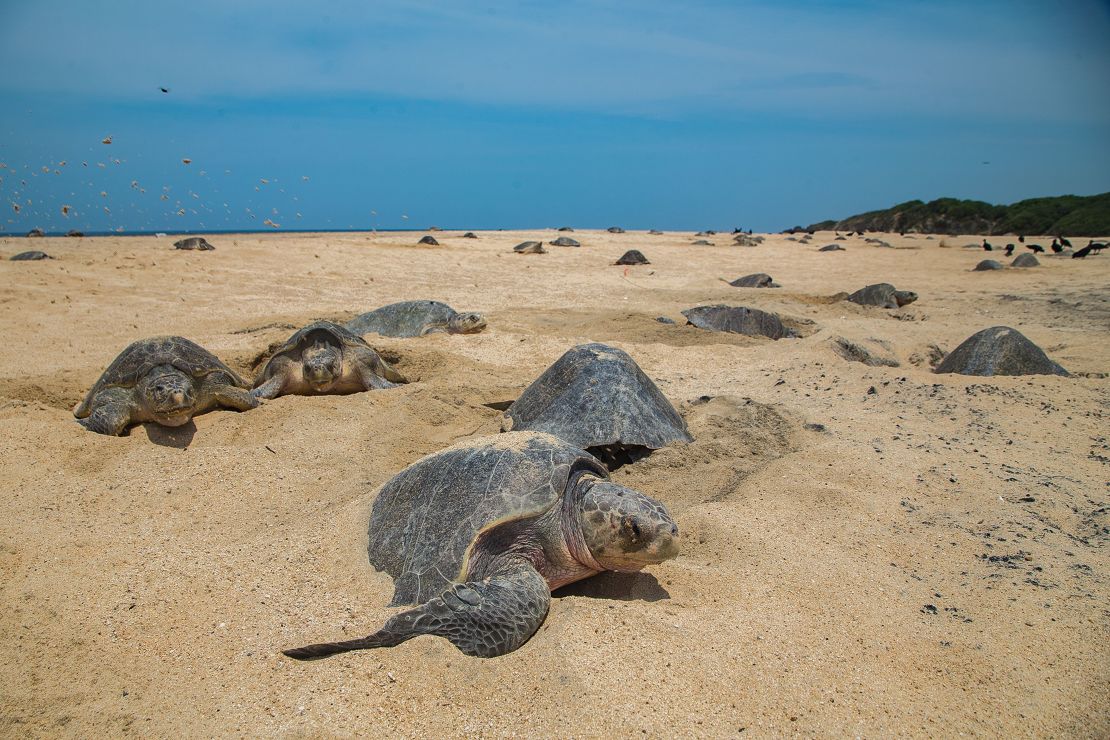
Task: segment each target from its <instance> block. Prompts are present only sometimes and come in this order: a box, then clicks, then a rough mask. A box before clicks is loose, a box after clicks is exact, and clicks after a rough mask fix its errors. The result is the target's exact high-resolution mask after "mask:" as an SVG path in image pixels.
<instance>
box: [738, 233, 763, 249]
mask: <svg viewBox="0 0 1110 740" xmlns="http://www.w3.org/2000/svg"><path fill="white" fill-rule="evenodd" d="M732 239H733V241H734V242H736V246H738V247H758V246H759V245H760V244H762V243H763V237H762V236H752V235H751V234H737V235H736V236H734V237H732Z"/></svg>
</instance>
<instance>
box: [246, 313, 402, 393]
mask: <svg viewBox="0 0 1110 740" xmlns="http://www.w3.org/2000/svg"><path fill="white" fill-rule="evenodd" d="M406 382H408V381H406V380H405V379H404V378H403V377H402V376H401V374H400V373H398V372H397V371H396V370H394V369H393V368H391V367H390V366H389V365H387V364H386V363H385V362H384V361H383V360H382V358H381V357H379V356H378V353H377V352H375V351H374V350H373V349H372V348H371V347H370V345H369V344H367V343H366V341H365V340H364V339H363V338H362V337H360V336H358V335H357V334H353V333H352V332H350V331H348V330H347V329H344V328H343V327H342V326H339V325H338V324H333V323H332V322H330V321H317V322H315V323H312V324H309V325H308V326H306V327H304V328H303V329H301V330H299V331H298V332H297V333H295V334H294V335H293V336H291V337H289V339H287V340H286V341H285V343H284V344H282V345H281V346H280V347H279V348H278V349H277V351H275V352H274V354H273V356H271V357H270V359H269V361H267V363H266V365H265V367H263V368H262V371H261V372H259V373H258V377H257V378H255V381H254V390H253V391H251V393H252V394H253V395H255V396H257V397H259V398H276V397H277V396H284V395H290V394H294V395H298V396H315V395H320V394H343V393H358V392H360V391H369V390H374V389H379V388H394V387H396V385H397V384H398V383H406Z"/></svg>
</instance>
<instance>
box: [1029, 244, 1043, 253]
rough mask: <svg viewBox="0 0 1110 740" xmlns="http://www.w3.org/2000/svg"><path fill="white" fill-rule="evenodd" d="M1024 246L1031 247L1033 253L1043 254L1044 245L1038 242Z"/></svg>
mask: <svg viewBox="0 0 1110 740" xmlns="http://www.w3.org/2000/svg"><path fill="white" fill-rule="evenodd" d="M1025 248H1026V249H1032V250H1033V254H1044V247H1042V246H1041V245H1040V244H1026V245H1025Z"/></svg>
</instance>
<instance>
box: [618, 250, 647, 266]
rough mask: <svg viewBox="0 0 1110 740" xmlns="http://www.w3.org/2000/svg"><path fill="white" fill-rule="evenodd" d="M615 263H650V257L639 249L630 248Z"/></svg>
mask: <svg viewBox="0 0 1110 740" xmlns="http://www.w3.org/2000/svg"><path fill="white" fill-rule="evenodd" d="M613 264H614V265H650V264H651V263H650V262H648V258H647V257H645V256H644V253H643V252H641V251H640V250H639V249H629V250H628V251H627V252H625V253H624V254H622V255H621V256H620V259H618V260H617V261H616V262H614V263H613Z"/></svg>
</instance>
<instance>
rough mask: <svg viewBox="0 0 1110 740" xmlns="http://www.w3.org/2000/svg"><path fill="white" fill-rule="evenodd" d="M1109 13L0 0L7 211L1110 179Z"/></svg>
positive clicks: (314, 214) (386, 216)
mask: <svg viewBox="0 0 1110 740" xmlns="http://www.w3.org/2000/svg"><path fill="white" fill-rule="evenodd" d="M1107 39H1110V5H1108V4H1107V3H1105V2H1022V1H1021V0H1012V1H1006V2H992V1H990V0H986V1H983V2H974V3H967V2H947V1H941V0H938V1H935V2H930V1H924V0H922V1H920V2H913V1H907V2H866V1H864V0H855V1H853V0H844V1H842V2H816V1H813V0H811V1H800V2H789V1H787V0H783V1H782V2H772V1H768V2H689V3H673V2H663V1H662V0H628V1H623V0H609V1H604V2H585V1H580V2H575V1H573V0H571V1H569V2H516V3H500V2H477V3H461V2H388V1H387V2H373V1H372V0H366V1H362V2H333V3H320V4H308V3H303V2H302V3H293V2H286V1H285V0H271V1H268V2H261V1H260V0H259V1H255V0H243V1H240V2H234V3H233V2H222V1H218V0H191V1H190V2H188V3H185V2H149V0H148V1H146V2H137V1H132V0H119V1H117V2H112V3H89V2H81V1H80V0H68V1H63V0H35V2H16V1H15V0H0V65H2V68H3V69H4V70H5V73H4V75H3V76H0V101H2V102H0V163H3V164H4V165H6V167H5V168H3V169H0V178H2V179H3V181H2V182H0V205H2V207H3V209H4V210H3V211H2V213H3V214H4V215H3V220H0V230H3V231H8V232H16V233H22V232H25V231H26V230H28V229H30V228H32V227H34V226H39V227H42V228H44V229H47V230H52V231H57V230H61V231H65V230H68V229H73V228H76V229H82V230H87V231H92V230H114V229H117V228H124V229H127V230H163V231H184V230H196V229H248V228H267V226H266V225H264V222H265V220H266V219H269V220H270V221H271V222H273V223H276V224H279V225H280V227H281V228H298V229H312V228H321V229H322V228H371V227H378V228H404V227H412V228H423V227H426V226H429V225H432V224H436V225H440V226H444V227H467V228H528V227H543V226H557V225H563V224H571V225H575V226H580V227H584V228H585V227H605V226H609V225H614V224H619V225H623V226H625V227H626V228H660V229H703V228H716V229H725V228H731V227H733V226H743V227H745V228H754V229H756V230H764V231H766V230H778V229H782V228H785V227H788V226H792V225H794V224H806V223H810V222H813V221H817V220H821V219H824V218H831V217H843V216H847V215H850V214H852V213H857V212H860V211H864V210H870V209H874V208H881V207H886V206H889V205H893V204H894V203H898V202H901V201H905V200H908V199H911V198H922V199H926V200H928V199H931V198H936V197H941V196H955V197H961V198H977V199H982V200H988V201H991V202H1012V201H1014V200H1019V199H1022V198H1027V197H1035V196H1041V195H1058V194H1063V193H1076V194H1092V193H1097V192H1104V191H1107V190H1110V92H1108V91H1110V43H1107ZM159 86H165V87H167V88H169V89H170V92H169V93H162V92H161V91H160V90H159V89H158V88H159ZM106 136H111V137H112V143H111V144H110V145H105V144H102V143H101V140H102V139H103V138H104V137H106ZM186 158H187V159H190V160H191V163H190V164H184V163H183V162H182V160H183V159H186ZM117 160H118V163H117ZM61 162H65V165H61ZM44 168H45V169H44ZM264 181H265V182H264ZM163 196H165V197H163ZM13 204H14V205H18V206H19V210H18V212H16V210H15V209H14V208H13ZM62 206H69V209H68V210H69V212H68V214H67V215H63V214H62ZM405 216H407V217H408V218H407V219H406V218H404V217H405Z"/></svg>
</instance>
